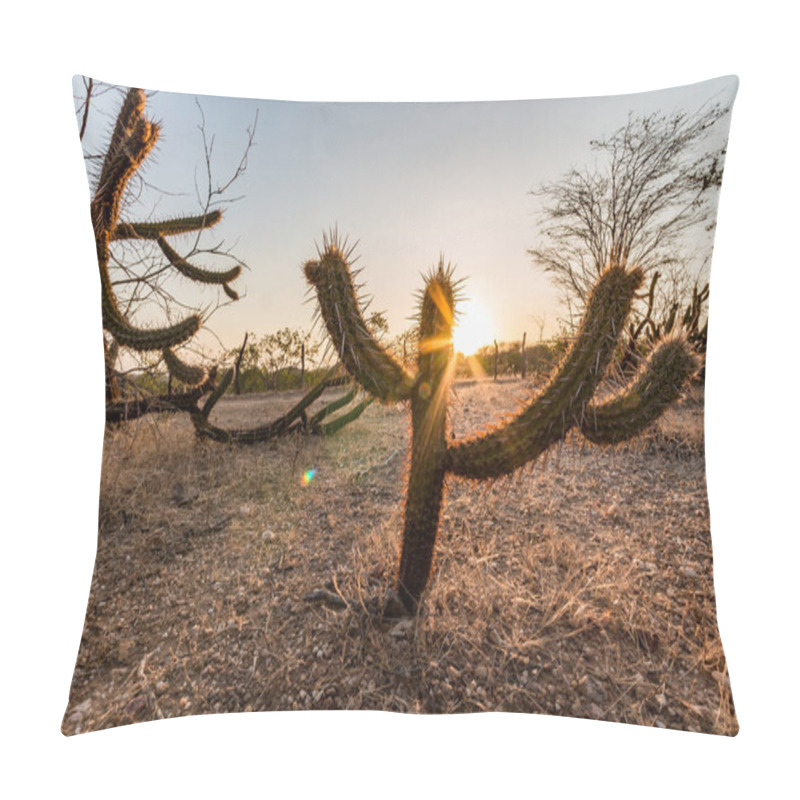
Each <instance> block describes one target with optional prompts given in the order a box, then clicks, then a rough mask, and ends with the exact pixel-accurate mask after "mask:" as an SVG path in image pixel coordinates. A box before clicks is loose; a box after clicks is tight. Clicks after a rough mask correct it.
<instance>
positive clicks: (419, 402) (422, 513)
mask: <svg viewBox="0 0 800 800" xmlns="http://www.w3.org/2000/svg"><path fill="white" fill-rule="evenodd" d="M452 325H453V288H452V284H451V282H450V272H449V271H448V270H445V269H444V267H443V265H442V264H440V265H439V269H438V271H437V272H436V273H434V274H433V275H432V276H430V278H429V279H428V285H427V287H426V289H425V294H424V296H423V300H422V307H421V309H420V328H419V342H420V344H419V348H420V349H419V355H418V357H417V369H418V372H417V380H416V382H415V384H414V389H413V391H412V395H411V432H412V433H411V471H410V473H409V478H408V494H407V496H406V510H405V521H404V527H403V546H402V551H401V554H400V569H399V572H398V579H397V592H398V594H399V596H400V599H401V600H402V602H403V605H404V606H405V607H406V609H407V610H408V611H410V612H412V613H413V612H414V611H415V610H416V608H417V604H418V603H419V599H420V596H421V595H422V592H423V590H424V589H425V586H426V584H427V583H428V577H429V576H430V573H431V567H432V565H433V553H434V550H435V547H436V535H437V532H438V530H439V514H440V512H441V508H442V496H443V493H444V476H445V472H446V469H447V468H446V464H445V458H446V455H447V440H446V433H447V399H448V394H449V392H450V385H451V382H452V377H453V361H452V354H451V342H452Z"/></svg>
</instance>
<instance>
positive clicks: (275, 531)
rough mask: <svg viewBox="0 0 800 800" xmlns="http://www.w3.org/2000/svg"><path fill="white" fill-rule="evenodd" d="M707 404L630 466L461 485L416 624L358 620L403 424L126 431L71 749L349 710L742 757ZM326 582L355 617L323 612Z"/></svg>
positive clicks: (481, 401) (573, 454)
mask: <svg viewBox="0 0 800 800" xmlns="http://www.w3.org/2000/svg"><path fill="white" fill-rule="evenodd" d="M520 392H521V387H520V385H519V384H515V383H501V384H492V383H491V382H489V383H482V384H473V385H470V386H461V387H458V388H457V391H456V393H457V397H456V399H455V401H454V402H453V404H452V409H453V414H452V421H453V428H454V430H455V432H456V433H457V434H458V435H462V434H464V433H466V432H469V431H470V430H474V429H476V428H479V427H482V426H483V425H484V424H485V423H486V422H488V421H492V419H493V418H494V417H496V416H497V413H496V412H495V411H493V409H508V408H510V407H511V406H512V405H513V403H512V401H513V397H514V396H515V394H519V393H520ZM293 399H294V398H292V397H291V396H285V397H283V398H277V399H266V400H265V399H263V398H258V399H249V398H244V399H230V400H226V401H224V402H223V403H221V404H220V408H219V412H218V413H219V417H220V419H221V420H222V422H223V423H224V424H229V425H230V424H234V425H253V424H257V423H259V422H262V421H264V420H266V419H268V418H269V417H270V416H274V415H275V414H277V413H279V412H281V411H282V410H284V408H285V407H288V406H289V405H290V404H291V403H292V402H293ZM701 400H702V399H701V398H690V399H689V400H688V401H687V402H685V403H684V404H683V405H682V406H681V407H680V408H678V409H675V410H672V411H670V412H669V413H668V414H667V415H666V416H665V418H664V419H663V420H662V421H661V422H660V423H659V425H658V427H657V428H655V429H654V430H653V431H652V432H651V433H650V434H648V435H647V436H645V437H643V438H642V439H640V440H639V441H638V442H636V443H635V444H634V445H632V446H630V447H627V448H623V449H617V450H603V449H600V448H595V447H593V446H590V445H587V444H585V443H584V442H582V441H581V440H580V439H579V438H576V439H574V440H570V441H569V442H567V443H566V444H565V445H564V446H563V447H562V448H561V449H560V450H558V451H555V452H553V453H552V454H551V455H550V457H549V459H547V460H546V461H545V462H540V463H537V464H536V465H535V466H534V467H532V468H531V469H529V470H528V471H526V472H523V473H521V474H518V475H515V476H514V477H513V478H509V479H504V480H501V481H497V482H496V483H494V484H491V485H487V484H470V483H467V482H462V481H455V480H453V481H451V482H450V484H449V488H448V496H447V500H446V504H445V508H444V517H443V523H442V530H441V536H440V542H439V546H438V550H437V564H436V568H435V574H434V579H433V581H432V582H431V585H430V588H429V591H428V596H427V598H426V600H425V603H424V611H423V613H422V614H421V615H420V616H418V617H417V618H415V619H410V620H402V621H399V622H398V621H396V620H395V621H379V620H377V619H374V618H372V617H370V616H368V615H367V614H365V613H364V611H363V609H362V608H361V605H362V602H363V603H366V601H367V600H368V598H371V597H375V596H377V595H380V594H382V593H383V592H384V591H385V590H386V588H387V587H388V586H389V585H390V584H391V580H392V576H393V573H394V567H395V563H396V554H397V550H398V545H399V532H400V530H401V526H402V502H403V494H404V489H403V483H404V471H405V469H406V455H405V452H406V444H407V437H408V433H407V422H406V412H405V410H404V409H403V408H402V407H399V406H398V407H378V406H373V407H371V408H369V409H368V410H367V411H366V412H365V414H364V415H363V417H362V418H361V419H360V420H358V421H357V422H356V423H355V424H353V425H351V426H349V427H348V428H346V429H345V430H344V431H342V432H341V433H340V434H338V435H337V436H335V437H333V438H331V439H329V440H323V439H319V438H292V439H284V440H279V441H276V442H273V443H269V444H266V445H259V446H253V447H235V446H222V445H218V444H212V443H198V442H196V441H195V439H194V435H193V432H192V430H191V426H190V425H189V423H188V420H187V419H185V418H183V417H171V418H166V417H164V418H160V419H158V420H156V419H147V418H146V419H143V420H140V421H138V422H136V423H133V424H130V425H127V426H125V427H123V428H120V429H119V430H116V431H110V432H108V433H107V436H106V443H105V451H104V463H103V467H104V469H103V479H102V486H101V512H100V535H99V540H98V556H97V563H96V567H95V574H94V578H93V581H92V590H91V597H90V600H89V608H88V612H87V619H86V625H85V629H84V634H83V638H82V640H81V647H80V652H79V656H78V663H77V667H76V671H75V676H74V680H73V685H72V692H71V697H70V704H69V707H68V709H67V713H66V716H65V720H64V725H63V730H64V732H65V733H68V734H72V733H78V732H82V731H88V730H96V729H100V728H107V727H112V726H115V725H120V724H125V723H130V722H136V721H141V720H146V719H160V718H163V717H172V716H177V715H187V714H203V713H215V712H233V711H250V710H253V711H259V710H270V709H294V708H347V709H386V710H392V711H410V712H419V713H452V712H470V711H482V710H493V711H522V712H537V713H546V714H560V715H570V716H581V717H590V718H594V719H605V720H614V721H621V722H629V723H636V724H642V725H656V726H659V727H668V728H678V729H685V730H693V731H703V732H708V733H720V734H728V735H732V734H735V733H736V731H737V730H738V724H737V722H736V717H735V713H734V710H733V704H732V699H731V693H730V684H729V681H728V678H727V671H726V666H725V658H724V654H723V651H722V645H721V643H720V640H719V635H718V632H717V624H716V616H715V602H714V590H713V577H712V559H711V541H710V535H709V518H708V507H707V503H706V491H705V475H704V457H703V430H702V404H701ZM312 467H316V468H317V470H318V472H317V473H316V475H315V477H314V479H313V480H312V482H311V484H310V485H309V486H304V485H303V484H302V482H301V480H300V478H301V475H302V473H303V471H304V470H306V469H309V468H312ZM326 583H327V585H328V587H329V588H330V589H331V590H332V591H334V592H337V593H341V595H342V596H343V597H344V598H345V599H346V600H347V602H348V604H349V605H348V607H347V608H344V609H340V610H332V609H329V608H327V607H325V606H322V605H319V604H313V603H308V602H304V600H303V597H304V596H305V595H307V594H308V593H309V592H311V591H313V590H314V589H317V588H320V587H322V586H324V585H326Z"/></svg>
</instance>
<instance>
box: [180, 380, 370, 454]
mask: <svg viewBox="0 0 800 800" xmlns="http://www.w3.org/2000/svg"><path fill="white" fill-rule="evenodd" d="M232 381H233V370H232V369H229V370H227V371H226V372H225V373H224V374H223V376H222V378H221V379H220V381H219V383H217V384H216V386H215V387H214V389H213V391H212V392H211V393H210V394H209V395H208V397H207V398H206V400H205V402H204V403H203V405H202V406H201V407H196V406H195V407H194V408H192V409H191V410H190V414H191V419H192V423H193V424H194V428H195V432H196V433H197V436H198V437H200V438H201V439H211V440H212V441H215V442H227V443H233V444H257V443H259V442H268V441H270V440H272V439H276V438H278V437H279V436H288V435H289V434H291V433H313V434H318V435H320V436H332V435H333V434H334V433H336V432H337V431H339V430H341V429H342V428H343V427H345V425H348V424H349V423H351V422H353V421H354V420H356V419H358V417H360V416H361V414H362V413H363V412H364V411H365V410H366V409H367V408H368V407H369V406H370V405H371V404H372V402H373V399H374V398H372V397H369V396H368V397H365V398H362V399H361V400H360V402H358V403H356V404H355V405H354V406H353V407H352V408H351V409H350V410H349V411H346V412H345V413H343V414H340V415H339V416H338V417H334V418H333V419H329V418H330V417H331V415H332V414H334V413H335V412H336V411H339V410H340V409H342V408H344V407H345V406H347V405H349V404H350V403H352V402H353V400H355V399H356V395H357V394H358V387H357V386H353V385H352V383H353V381H352V378H349V377H345V378H326V379H324V380H321V381H320V382H319V383H318V384H317V385H316V386H314V387H313V388H312V389H310V390H309V391H307V392H306V393H305V394H304V395H303V397H301V398H300V400H298V402H297V403H295V404H294V406H292V408H290V409H289V410H288V411H287V412H286V413H285V414H284V415H283V416H282V417H278V418H277V419H275V420H273V421H272V422H269V423H267V424H266V425H260V426H257V427H255V428H221V427H219V426H217V425H213V424H212V423H211V422H210V421H209V416H210V415H211V412H212V410H213V409H214V406H215V405H216V404H217V403H218V402H219V401H220V399H221V398H222V396H223V395H224V394H225V392H226V391H227V390H228V387H229V386H230V385H231V383H232ZM348 384H350V386H348V391H347V392H345V394H344V395H342V397H340V398H339V399H338V400H333V401H331V402H330V403H328V404H327V405H325V406H323V407H322V408H321V409H320V410H319V411H317V412H316V413H315V414H313V415H312V416H311V417H309V416H308V413H307V411H308V409H309V407H310V406H311V405H312V404H313V403H314V402H315V401H316V400H318V399H319V398H320V397H322V394H323V393H324V392H325V390H326V389H330V388H333V387H337V386H347V385H348Z"/></svg>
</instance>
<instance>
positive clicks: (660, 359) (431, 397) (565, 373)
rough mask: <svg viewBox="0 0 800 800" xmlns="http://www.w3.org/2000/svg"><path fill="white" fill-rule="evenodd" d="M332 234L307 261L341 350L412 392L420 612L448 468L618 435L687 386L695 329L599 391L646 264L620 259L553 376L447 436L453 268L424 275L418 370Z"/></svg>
mask: <svg viewBox="0 0 800 800" xmlns="http://www.w3.org/2000/svg"><path fill="white" fill-rule="evenodd" d="M349 255H350V253H349V252H343V250H342V249H341V248H340V247H339V244H338V242H337V241H336V240H335V237H333V238H332V239H331V240H328V239H326V240H325V242H324V249H323V252H322V253H321V254H320V258H319V260H318V261H310V262H308V263H307V264H306V265H305V267H304V269H305V274H306V278H307V279H308V282H309V283H310V284H311V285H312V286H313V287H314V288H315V289H316V291H317V297H318V300H319V310H320V313H321V315H322V318H323V320H324V322H325V325H326V327H327V329H328V333H329V334H330V336H331V338H332V339H333V341H334V343H335V345H336V348H337V350H338V351H339V353H340V355H341V356H342V360H343V362H344V364H345V366H346V368H347V369H348V371H350V372H351V374H352V375H353V376H354V377H355V379H356V380H357V381H358V382H359V383H360V384H361V385H362V386H363V387H364V388H365V389H366V390H367V391H369V392H371V393H374V394H375V395H376V396H377V397H379V398H380V399H382V400H389V401H397V400H409V401H410V404H411V428H412V438H411V468H410V473H409V477H408V489H407V495H406V506H405V519H404V529H403V542H402V548H401V554H400V565H399V570H398V576H397V594H398V595H399V598H400V600H401V601H402V605H403V608H404V610H405V611H406V612H407V613H414V611H415V610H416V608H417V607H418V604H419V601H420V598H421V596H422V593H423V591H424V589H425V586H426V585H427V582H428V578H429V575H430V572H431V567H432V565H433V556H434V550H435V546H436V537H437V533H438V528H439V515H440V511H441V505H442V499H443V492H444V480H445V476H446V475H447V473H451V474H453V475H458V476H461V477H466V478H472V479H476V480H487V479H492V478H496V477H499V476H501V475H507V474H510V473H512V472H514V471H515V470H517V469H519V468H520V467H522V466H524V465H525V464H527V463H529V462H530V461H532V460H533V459H535V458H537V457H538V456H540V455H541V454H542V453H544V452H545V451H546V450H547V449H548V448H550V447H552V446H553V445H554V444H556V443H557V442H559V441H561V440H563V439H564V437H566V435H567V434H568V433H569V431H570V430H572V429H573V428H578V429H579V430H580V431H581V432H582V433H583V435H584V436H585V437H586V438H587V439H589V440H591V441H594V442H597V443H601V444H611V443H616V442H620V441H624V440H626V439H629V438H631V437H632V436H635V435H636V434H638V433H639V432H640V431H641V430H643V429H644V428H645V427H646V426H647V425H648V424H650V423H651V422H652V421H653V420H655V419H656V417H657V416H658V415H659V414H660V413H661V412H662V411H663V410H664V409H665V408H666V407H667V406H668V405H669V404H670V403H672V402H673V401H674V400H675V399H676V398H677V397H678V395H679V394H680V392H681V390H682V388H683V386H684V384H685V383H686V381H687V379H688V378H689V377H690V376H691V374H692V373H693V372H694V371H695V370H696V369H697V367H698V359H697V357H696V356H695V354H694V352H693V350H692V349H691V347H690V346H689V343H688V342H687V340H686V337H683V336H675V337H672V338H671V339H668V340H666V341H664V342H662V343H660V344H659V345H658V346H657V347H656V348H655V349H654V351H653V352H652V354H651V356H650V358H649V359H648V361H647V363H646V364H644V365H643V367H642V368H641V370H640V372H639V373H638V375H637V376H636V377H635V378H634V380H633V381H632V383H631V384H630V385H629V386H628V387H627V389H625V390H623V391H622V392H621V393H620V394H618V395H616V396H614V397H612V398H610V399H608V400H605V401H602V402H593V396H594V394H595V392H596V391H597V388H598V386H599V384H600V381H601V380H602V378H603V375H604V373H605V372H606V370H607V368H608V366H609V364H610V362H611V360H612V358H613V355H614V351H615V349H616V347H617V344H618V341H619V338H620V336H621V334H622V333H623V332H624V330H625V324H626V322H627V319H628V316H629V315H630V310H631V304H632V302H633V299H634V295H635V293H636V292H637V290H638V289H639V287H640V285H641V283H642V281H643V279H644V275H643V273H642V271H641V270H640V269H638V268H631V269H629V268H627V267H626V266H625V265H624V264H611V265H609V267H607V269H606V270H605V271H604V272H603V274H602V275H601V277H600V279H599V280H598V283H597V285H596V286H595V289H594V291H593V293H592V296H591V298H590V300H589V303H588V304H587V308H586V312H585V315H584V319H583V322H582V324H581V326H580V329H579V331H578V335H577V337H576V339H575V341H574V342H573V344H572V346H571V348H570V350H569V351H568V353H567V355H566V357H565V358H564V360H563V361H562V363H561V365H560V366H559V368H558V369H557V371H556V372H555V373H554V374H553V376H552V377H551V378H550V380H549V381H548V382H547V384H546V385H545V387H544V388H543V389H542V390H541V391H540V392H538V393H537V394H534V395H532V396H531V397H530V398H529V399H528V401H527V403H526V404H525V406H524V407H523V409H522V410H521V411H519V412H518V413H517V414H516V415H515V416H513V417H511V418H510V419H508V420H505V421H504V422H503V423H502V424H500V425H498V426H496V427H495V428H493V429H492V430H490V431H486V432H483V433H479V434H477V435H475V436H472V437H469V438H467V439H465V440H463V441H458V442H450V443H448V440H447V400H448V395H449V391H450V386H451V383H452V378H453V361H452V353H451V346H450V345H451V333H452V325H453V318H454V314H455V301H456V290H455V286H454V282H453V280H452V269H451V268H449V267H447V268H445V267H444V265H443V263H441V262H440V264H439V267H438V269H437V270H435V271H434V272H433V273H432V274H430V275H429V276H428V277H427V279H426V283H425V289H424V292H423V294H422V299H421V303H420V311H419V346H418V353H417V372H416V375H414V376H410V375H408V374H407V373H406V372H405V370H404V369H403V368H402V367H401V366H400V365H399V364H397V363H395V362H394V361H393V359H392V358H391V356H389V354H388V353H386V352H385V351H383V350H382V349H381V348H380V346H379V345H378V344H377V342H375V341H374V340H373V339H372V338H371V337H370V336H369V334H368V332H367V331H366V326H364V325H363V318H362V316H361V312H360V306H359V300H358V297H357V295H356V290H355V286H354V283H353V279H352V275H351V272H350V267H349V264H348V257H349Z"/></svg>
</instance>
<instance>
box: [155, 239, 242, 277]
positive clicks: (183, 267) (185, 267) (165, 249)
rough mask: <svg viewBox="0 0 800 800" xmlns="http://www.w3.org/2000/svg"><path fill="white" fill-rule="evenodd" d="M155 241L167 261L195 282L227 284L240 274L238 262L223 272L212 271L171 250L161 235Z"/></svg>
mask: <svg viewBox="0 0 800 800" xmlns="http://www.w3.org/2000/svg"><path fill="white" fill-rule="evenodd" d="M156 242H157V243H158V246H159V247H160V248H161V252H162V253H163V254H164V255H165V256H166V257H167V260H168V261H169V263H170V264H172V266H173V267H175V269H176V270H178V272H180V273H181V275H183V276H184V277H185V278H189V279H190V280H193V281H197V283H212V284H227V283H229V282H230V281H234V280H236V278H238V277H239V275H241V274H242V268H241V267H240V266H239V265H238V264H237V265H236V266H235V267H231V268H230V269H229V270H225V272H214V271H213V270H208V269H202V268H201V267H196V266H194V264H190V263H189V262H188V261H187V260H186V259H185V258H183V256H181V255H179V254H178V253H177V252H176V251H175V250H173V248H172V247H171V246H170V244H169V243H168V242H167V240H166V239H165V238H164V237H163V236H158V237H157V238H156Z"/></svg>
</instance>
